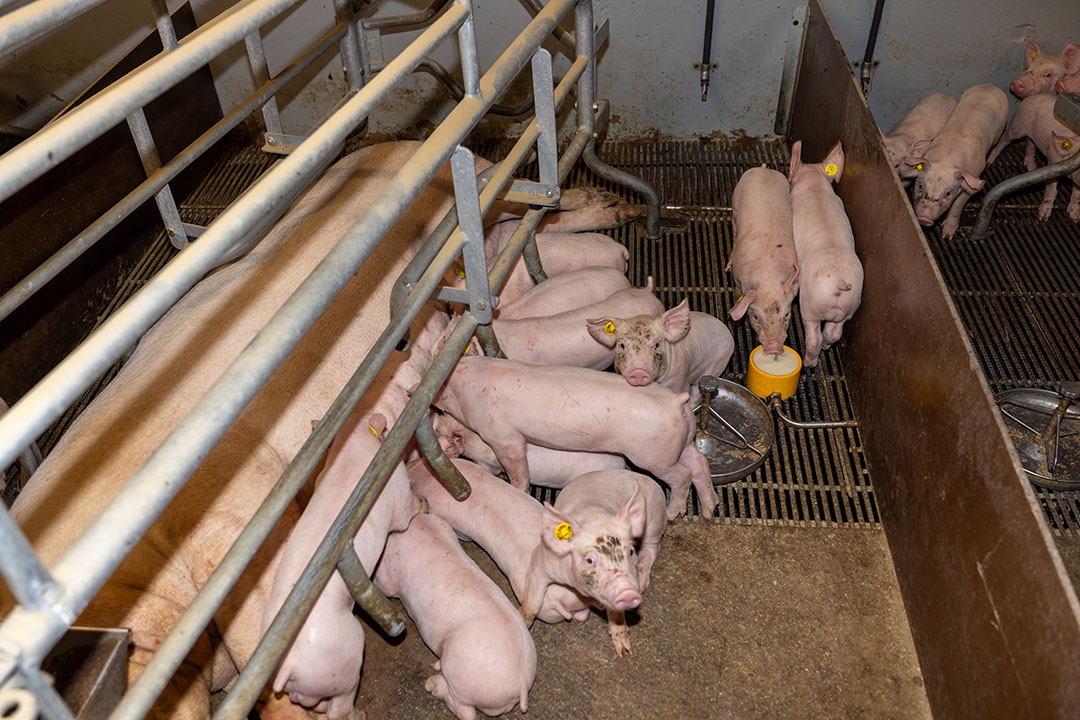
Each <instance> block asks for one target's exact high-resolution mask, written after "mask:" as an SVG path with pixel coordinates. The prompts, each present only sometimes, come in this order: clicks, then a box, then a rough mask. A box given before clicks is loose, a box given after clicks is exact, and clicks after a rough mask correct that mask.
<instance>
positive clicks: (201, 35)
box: [0, 0, 301, 202]
mask: <svg viewBox="0 0 1080 720" xmlns="http://www.w3.org/2000/svg"><path fill="white" fill-rule="evenodd" d="M59 1H60V2H61V3H64V2H67V1H68V0H59ZM300 1H301V0H248V1H247V2H246V3H242V4H241V6H240V7H238V8H237V9H235V10H233V11H231V12H228V13H225V14H224V15H222V16H221V17H220V18H219V19H217V20H215V21H214V22H211V23H208V24H207V25H204V26H203V27H201V28H199V29H198V30H195V31H194V32H193V33H191V34H190V35H188V36H187V37H186V38H184V41H183V42H182V43H180V44H179V46H178V47H177V48H176V50H174V51H172V52H170V53H162V54H160V55H157V56H155V57H154V58H152V59H151V60H148V61H147V62H145V63H143V64H142V65H141V66H139V67H138V68H136V69H135V70H133V71H131V72H130V73H128V74H127V75H125V76H124V77H122V78H121V79H120V80H117V81H116V82H115V83H113V84H112V85H110V86H109V87H108V88H106V89H105V90H102V91H101V92H100V93H98V94H97V95H95V96H93V97H92V98H90V99H89V100H87V101H86V102H85V103H83V104H82V105H79V106H78V107H76V108H75V109H73V110H72V111H71V112H69V113H67V114H66V115H64V116H62V117H61V118H60V119H58V120H56V121H55V122H53V123H50V124H49V125H47V126H45V127H44V128H42V129H41V130H39V131H38V132H36V133H34V134H33V135H32V136H31V137H29V138H27V139H26V140H24V141H23V142H21V143H19V144H18V145H17V146H15V147H14V148H12V149H11V150H9V151H7V152H6V153H4V154H3V155H2V156H0V202H2V201H4V200H7V199H8V198H9V197H11V196H12V195H14V194H15V193H16V192H17V191H18V190H20V189H22V188H24V187H26V185H28V184H29V183H30V182H32V181H34V180H36V179H37V178H39V177H41V176H42V175H44V174H45V173H46V172H48V171H49V170H51V169H53V168H54V167H56V166H57V165H59V164H60V163H61V162H63V161H64V160H66V159H67V158H69V157H71V156H72V155H73V154H74V153H75V152H76V151H78V150H80V149H82V148H83V147H85V146H86V145H88V144H89V143H90V142H91V141H93V140H95V139H97V138H99V137H101V136H102V135H103V134H105V133H106V132H108V131H109V130H110V129H111V128H113V127H114V126H116V125H117V124H119V123H120V122H121V121H123V120H124V119H125V118H126V117H127V116H128V115H130V114H131V113H132V112H134V111H135V109H136V108H140V107H144V106H146V105H147V104H148V103H150V101H152V100H154V99H155V98H158V97H160V96H161V94H162V93H164V92H165V91H166V90H168V89H169V88H171V87H172V86H173V85H175V84H176V83H178V82H180V81H181V80H183V79H185V78H187V77H188V76H189V75H191V74H192V73H193V72H195V71H196V70H198V69H199V68H201V67H202V66H203V65H205V64H206V63H207V62H209V61H210V60H212V59H214V58H215V57H217V56H218V55H220V54H221V53H222V52H223V51H224V50H226V49H228V48H229V47H231V46H232V45H233V44H234V43H236V42H239V41H240V40H241V39H242V38H243V37H244V36H245V35H247V34H248V33H250V32H251V31H252V30H254V29H256V28H258V27H260V26H261V25H263V24H265V23H266V22H268V21H270V20H272V19H273V18H275V17H276V16H277V15H279V14H280V13H282V12H284V11H285V10H287V9H289V8H290V7H292V6H294V5H296V4H298V3H299V2H300ZM43 3H45V4H49V5H51V4H53V3H54V0H39V2H36V3H34V4H32V5H28V6H26V7H25V8H22V9H20V10H17V11H15V12H13V13H11V14H10V15H6V16H4V17H3V18H0V48H2V44H3V40H2V37H3V26H4V21H6V20H8V19H9V18H10V17H11V16H12V15H15V14H17V13H19V12H22V11H23V10H30V9H32V8H36V7H37V6H38V5H40V4H43ZM72 4H75V3H72Z"/></svg>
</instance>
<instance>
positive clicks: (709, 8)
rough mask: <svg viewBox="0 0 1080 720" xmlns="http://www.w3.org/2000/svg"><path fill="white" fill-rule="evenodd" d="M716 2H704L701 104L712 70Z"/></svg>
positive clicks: (706, 0)
mask: <svg viewBox="0 0 1080 720" xmlns="http://www.w3.org/2000/svg"><path fill="white" fill-rule="evenodd" d="M715 10H716V0H705V43H704V45H703V46H702V48H701V102H705V98H706V97H707V96H708V95H709V71H710V69H711V68H712V26H713V13H714V12H715Z"/></svg>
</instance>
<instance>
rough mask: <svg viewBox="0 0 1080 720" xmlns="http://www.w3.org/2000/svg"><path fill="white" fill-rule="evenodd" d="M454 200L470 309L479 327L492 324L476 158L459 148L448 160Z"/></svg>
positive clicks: (466, 150) (469, 152)
mask: <svg viewBox="0 0 1080 720" xmlns="http://www.w3.org/2000/svg"><path fill="white" fill-rule="evenodd" d="M450 166H451V169H452V170H453V174H454V197H455V198H457V216H458V229H459V232H461V234H462V235H463V236H464V238H465V243H464V247H463V248H462V256H463V257H464V260H465V289H466V290H467V291H468V293H469V308H470V309H471V310H472V312H473V316H474V317H475V318H476V321H477V322H479V323H480V324H481V325H488V324H490V323H491V318H492V315H491V289H490V288H489V287H488V276H487V273H488V268H487V256H486V254H485V251H484V223H483V217H482V215H481V212H480V195H479V193H478V192H477V190H476V158H475V157H474V156H473V154H472V152H471V151H469V150H468V149H467V148H463V147H461V146H460V145H459V146H458V148H457V150H455V151H454V155H453V157H452V158H451V160H450Z"/></svg>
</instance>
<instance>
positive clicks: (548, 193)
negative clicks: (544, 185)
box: [545, 190, 555, 197]
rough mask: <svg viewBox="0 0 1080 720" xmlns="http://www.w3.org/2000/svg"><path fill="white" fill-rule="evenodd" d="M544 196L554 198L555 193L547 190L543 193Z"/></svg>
mask: <svg viewBox="0 0 1080 720" xmlns="http://www.w3.org/2000/svg"><path fill="white" fill-rule="evenodd" d="M545 194H546V195H547V196H548V197H555V191H554V190H548V191H547V193H545Z"/></svg>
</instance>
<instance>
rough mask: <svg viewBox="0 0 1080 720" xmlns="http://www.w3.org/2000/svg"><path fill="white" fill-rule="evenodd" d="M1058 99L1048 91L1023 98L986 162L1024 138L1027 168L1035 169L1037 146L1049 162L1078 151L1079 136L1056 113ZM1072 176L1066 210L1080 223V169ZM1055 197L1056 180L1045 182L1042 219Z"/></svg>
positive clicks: (1058, 160)
mask: <svg viewBox="0 0 1080 720" xmlns="http://www.w3.org/2000/svg"><path fill="white" fill-rule="evenodd" d="M1056 100H1057V96H1056V95H1046V94H1040V95H1029V96H1028V97H1026V98H1024V100H1023V101H1022V102H1021V103H1020V106H1019V107H1018V108H1016V113H1015V114H1014V115H1013V119H1012V122H1010V123H1009V127H1008V128H1006V129H1005V132H1004V134H1002V136H1001V139H1000V140H998V143H997V145H995V146H994V148H993V150H991V151H990V156H989V157H988V158H987V163H991V162H993V161H994V159H995V158H997V156H998V155H999V154H1000V153H1001V151H1002V150H1004V149H1005V148H1006V147H1008V146H1009V144H1010V143H1012V142H1013V141H1014V140H1019V139H1020V138H1023V137H1026V138H1028V143H1027V152H1026V153H1025V156H1024V166H1025V167H1026V168H1027V169H1028V170H1034V169H1035V148H1036V147H1038V148H1039V150H1040V151H1041V152H1042V154H1043V155H1045V156H1046V159H1047V162H1049V163H1056V162H1061V161H1062V160H1064V159H1066V158H1068V157H1071V156H1072V155H1073V154H1075V153H1076V151H1077V149H1080V137H1078V136H1077V134H1076V133H1074V132H1072V131H1071V130H1070V129H1069V127H1068V126H1067V125H1065V124H1064V123H1063V122H1061V121H1060V120H1058V119H1057V118H1056V117H1055V116H1054V103H1055V102H1056ZM1063 145H1064V147H1063ZM1069 177H1071V178H1072V181H1073V189H1072V195H1071V197H1070V200H1069V206H1068V209H1067V211H1066V212H1067V213H1068V215H1069V219H1070V220H1072V221H1073V222H1077V221H1080V170H1078V171H1076V172H1074V173H1072V174H1071V175H1070V176H1069ZM1056 197H1057V181H1056V180H1055V181H1053V182H1048V183H1046V189H1045V190H1044V192H1043V201H1042V204H1040V205H1039V219H1040V220H1046V219H1048V218H1049V217H1050V214H1051V213H1052V212H1053V210H1054V199H1055V198H1056Z"/></svg>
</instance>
